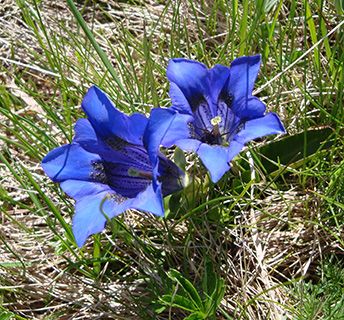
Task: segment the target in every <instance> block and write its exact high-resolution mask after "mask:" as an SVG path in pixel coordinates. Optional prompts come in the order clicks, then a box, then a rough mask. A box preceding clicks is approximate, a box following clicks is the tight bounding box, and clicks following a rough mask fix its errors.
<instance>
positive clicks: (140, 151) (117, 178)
mask: <svg viewBox="0 0 344 320" xmlns="http://www.w3.org/2000/svg"><path fill="white" fill-rule="evenodd" d="M82 108H83V110H84V111H85V113H86V115H87V119H79V120H78V121H77V123H76V125H75V137H74V139H73V141H72V143H71V144H67V145H64V146H62V147H59V148H56V149H54V150H52V151H51V152H49V154H48V155H47V156H46V157H45V158H44V159H43V161H42V167H43V169H44V171H45V172H46V174H47V175H48V176H49V177H50V178H51V179H52V180H53V181H54V182H59V183H60V184H61V187H62V189H63V190H64V191H65V192H66V193H67V194H68V195H69V196H71V197H72V198H74V199H75V200H76V205H75V215H74V218H73V233H74V235H75V239H76V242H77V244H78V246H82V245H83V244H84V243H85V241H86V239H87V237H88V236H89V235H91V234H95V233H98V232H100V231H102V230H103V229H104V226H105V223H106V221H107V219H109V218H112V217H114V216H116V215H119V214H120V213H122V212H124V211H126V210H127V209H137V210H143V211H148V212H151V213H153V214H155V215H158V216H163V214H164V209H163V203H162V196H165V195H168V194H170V193H172V192H174V191H176V190H179V189H180V188H181V187H182V179H183V172H182V171H181V170H180V169H179V168H178V167H177V166H176V165H175V164H174V163H173V162H171V161H170V160H168V159H167V158H166V157H165V156H163V155H162V154H160V153H158V152H156V153H155V156H154V158H152V160H153V161H154V163H152V162H151V160H150V159H149V156H148V153H147V150H146V149H145V147H144V146H143V142H142V136H143V132H144V130H145V128H146V125H147V118H146V117H145V116H144V115H141V114H133V115H131V116H127V115H125V114H123V113H122V112H120V111H119V110H117V109H116V108H115V106H114V105H113V104H112V102H111V101H110V100H109V98H108V97H107V96H106V95H105V94H104V93H103V92H102V91H101V90H100V89H99V88H97V87H95V86H94V87H92V88H90V89H89V91H88V92H87V94H86V96H85V97H84V99H83V102H82Z"/></svg>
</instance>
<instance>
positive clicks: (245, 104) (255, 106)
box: [233, 96, 266, 121]
mask: <svg viewBox="0 0 344 320" xmlns="http://www.w3.org/2000/svg"><path fill="white" fill-rule="evenodd" d="M265 110H266V106H265V104H264V103H263V102H262V101H260V100H259V99H258V98H256V97H253V96H251V97H244V98H242V99H241V100H240V101H238V102H236V103H234V105H233V112H234V113H235V114H236V115H237V116H238V117H239V118H240V119H241V120H242V121H247V120H252V119H256V118H261V117H263V116H264V113H265Z"/></svg>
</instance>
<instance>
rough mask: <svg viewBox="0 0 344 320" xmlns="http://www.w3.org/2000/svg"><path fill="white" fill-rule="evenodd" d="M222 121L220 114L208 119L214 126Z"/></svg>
mask: <svg viewBox="0 0 344 320" xmlns="http://www.w3.org/2000/svg"><path fill="white" fill-rule="evenodd" d="M221 121H222V118H221V117H220V116H216V117H214V118H213V119H211V120H210V123H211V124H212V125H213V126H214V127H215V126H218V125H219V124H220V123H221Z"/></svg>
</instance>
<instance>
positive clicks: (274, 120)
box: [233, 112, 285, 144]
mask: <svg viewBox="0 0 344 320" xmlns="http://www.w3.org/2000/svg"><path fill="white" fill-rule="evenodd" d="M279 133H285V129H284V127H283V124H282V123H281V121H280V119H279V117H278V116H277V114H275V113H273V112H270V113H268V114H267V115H265V116H264V117H261V118H258V119H253V120H249V121H247V122H245V124H244V128H243V129H242V130H241V131H239V132H238V133H237V134H236V135H235V136H234V138H233V139H234V140H236V141H237V142H239V143H241V144H245V143H246V142H249V141H251V140H253V139H257V138H261V137H264V136H267V135H270V134H279Z"/></svg>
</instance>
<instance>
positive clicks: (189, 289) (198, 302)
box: [168, 269, 203, 310]
mask: <svg viewBox="0 0 344 320" xmlns="http://www.w3.org/2000/svg"><path fill="white" fill-rule="evenodd" d="M168 276H169V278H170V279H172V280H173V281H176V282H177V283H178V284H179V285H180V286H181V287H182V288H183V289H184V290H185V292H186V293H187V294H188V296H189V298H190V299H191V300H192V302H193V304H194V306H195V307H196V308H197V309H198V310H203V303H202V299H201V297H200V296H199V294H198V292H197V290H196V288H195V287H194V286H193V284H192V283H191V282H190V281H189V280H188V279H186V278H184V276H183V275H182V274H181V273H180V272H179V271H177V270H174V269H171V270H170V271H169V272H168Z"/></svg>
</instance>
